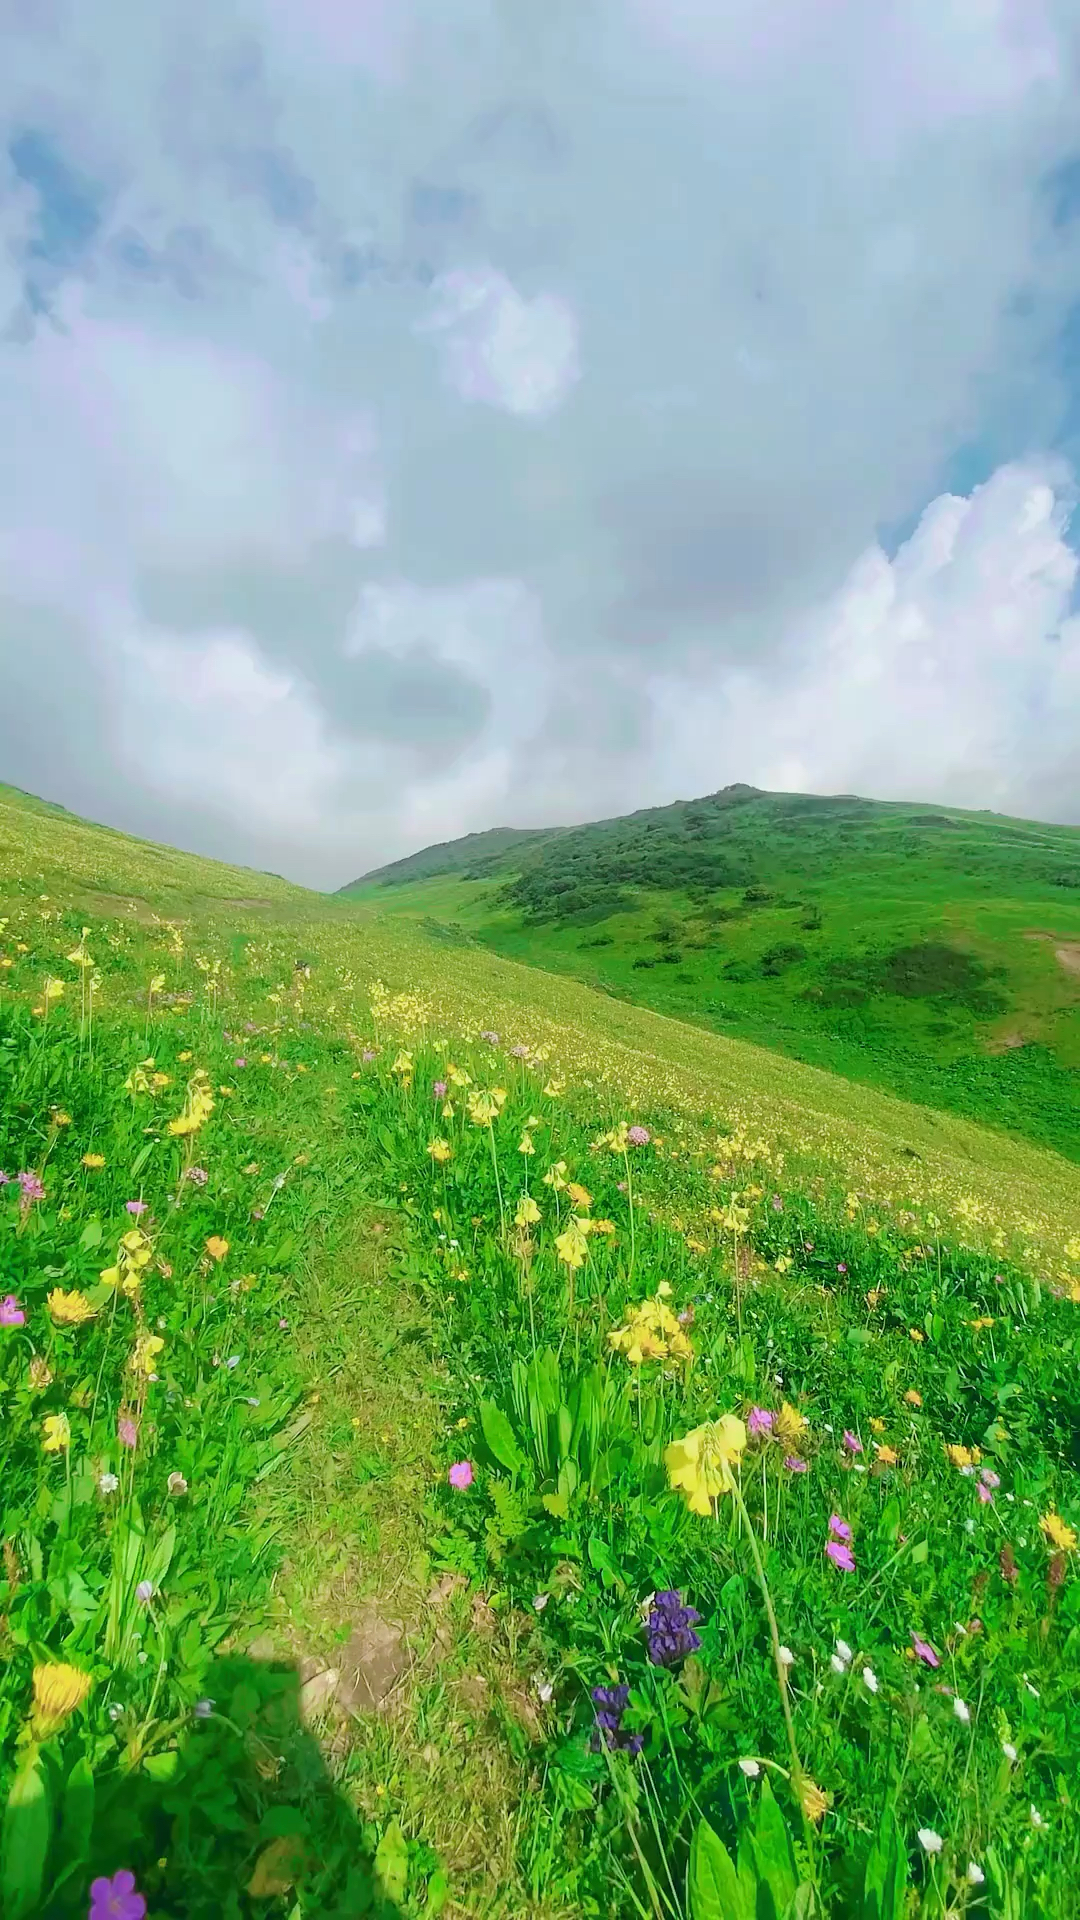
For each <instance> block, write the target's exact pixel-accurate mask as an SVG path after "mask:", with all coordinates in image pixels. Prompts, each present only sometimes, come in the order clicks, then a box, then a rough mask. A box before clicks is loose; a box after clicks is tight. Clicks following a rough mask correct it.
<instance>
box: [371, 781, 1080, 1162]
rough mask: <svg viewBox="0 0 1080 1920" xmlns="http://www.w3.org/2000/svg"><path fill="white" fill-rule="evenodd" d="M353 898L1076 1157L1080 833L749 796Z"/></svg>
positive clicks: (567, 831) (667, 811) (546, 836)
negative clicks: (1001, 1128)
mask: <svg viewBox="0 0 1080 1920" xmlns="http://www.w3.org/2000/svg"><path fill="white" fill-rule="evenodd" d="M485 840H487V841H488V842H489V843H490V844H488V845H486V846H485V844H484V843H485ZM344 892H345V894H346V895H347V896H348V897H351V898H354V899H356V900H359V901H364V902H367V903H370V904H372V905H375V906H377V908H378V910H379V911H380V913H389V914H394V915H405V916H407V917H409V918H410V919H413V920H419V921H421V922H425V923H427V927H426V930H427V932H428V934H429V936H430V937H432V938H440V937H441V938H442V939H443V940H444V941H452V940H454V939H458V940H462V939H467V940H470V941H473V942H477V943H479V944H481V945H483V946H486V947H487V948H489V949H490V950H491V951H493V952H496V953H500V954H503V955H505V956H507V957H509V958H513V959H518V960H524V961H526V962H528V963H530V964H532V965H535V966H538V967H543V968H545V969H548V970H551V971H556V972H559V973H565V974H570V975H572V976H573V977H575V978H577V979H579V980H582V981H587V982H588V983H589V984H590V985H592V986H595V987H598V988H600V989H602V990H603V991H604V992H605V993H608V994H613V995H616V996H618V997H619V998H622V999H627V1000H631V1001H633V1002H635V1003H637V1004H639V1005H642V1006H648V1007H652V1008H655V1009H656V1010H657V1011H658V1012H662V1013H665V1014H668V1015H670V1016H671V1017H673V1018H675V1019H677V1020H682V1021H690V1022H693V1023H694V1024H696V1025H699V1026H702V1027H705V1028H708V1029H709V1030H711V1031H713V1032H717V1033H725V1034H729V1035H732V1036H737V1037H739V1038H742V1039H746V1040H749V1041H753V1042H754V1043H755V1044H757V1045H760V1046H764V1047H768V1048H770V1049H772V1050H775V1051H777V1052H780V1053H782V1054H785V1055H787V1056H788V1057H789V1058H791V1059H794V1060H801V1061H805V1062H807V1063H810V1064H813V1065H815V1066H821V1067H825V1068H827V1069H829V1070H830V1071H832V1072H836V1073H840V1074H842V1075H844V1076H845V1077H846V1078H848V1079H851V1080H856V1081H861V1082H863V1083H866V1084H869V1085H873V1086H878V1087H881V1088H883V1089H886V1090H888V1091H889V1092H892V1093H896V1094H898V1095H900V1096H901V1097H903V1098H906V1099H910V1100H916V1101H920V1102H923V1103H925V1104H926V1105H928V1106H932V1107H935V1108H939V1109H945V1110H948V1111H951V1112H955V1113H961V1114H966V1115H968V1116H970V1117H971V1118H974V1119H978V1120H980V1121H983V1122H985V1123H986V1124H988V1125H992V1126H997V1127H1003V1128H1007V1129H1008V1130H1010V1131H1011V1132H1014V1133H1017V1134H1021V1135H1024V1136H1026V1137H1027V1138H1029V1139H1031V1140H1034V1141H1039V1142H1041V1143H1043V1144H1045V1145H1048V1146H1051V1147H1053V1148H1054V1149H1055V1150H1056V1151H1058V1152H1061V1153H1064V1154H1067V1155H1068V1156H1069V1157H1070V1158H1071V1159H1074V1160H1080V828H1076V827H1056V826H1046V825H1042V824H1040V823H1038V822H1034V821H1025V820H1013V819H1007V818H1005V817H1003V816H1001V815H997V814H990V813H965V812H962V811H959V810H957V809H942V808H938V807H929V806H917V805H909V804H907V803H901V802H884V801H871V800H861V799H858V798H855V797H853V796H850V795H839V796H818V795H812V794H774V793H761V792H758V791H757V790H755V789H753V788H749V787H731V788H726V789H724V790H723V791H722V792H720V793H717V794H713V795H711V796H709V797H708V798H706V799H703V800H697V801H687V802H678V803H677V804H676V805H674V806H670V807H662V808H652V809H648V810H646V811H643V812H640V813H634V814H630V815H628V816H626V817H625V818H622V819H617V820H606V821H599V822H597V823H595V824H594V825H590V826H583V827H568V828H557V829H552V830H549V831H545V832H537V833H535V834H530V835H523V836H521V837H520V838H518V839H517V840H513V839H511V838H510V837H509V836H507V838H506V840H505V844H504V843H503V841H502V840H501V838H500V836H498V835H496V836H494V837H493V836H483V835H473V836H470V837H469V838H468V839H467V840H462V841H457V842H450V843H448V844H447V845H445V846H441V847H438V848H431V849H427V850H426V851H425V852H423V853H420V854H417V855H414V856H412V858H411V859H406V860H401V861H398V862H396V863H395V864H394V866H392V867H388V868H384V869H380V870H379V871H378V872H376V873H374V874H370V875H367V876H366V877H365V878H364V879H363V880H360V881H357V882H355V883H354V884H353V885H352V886H351V887H349V888H346V889H345V890H344Z"/></svg>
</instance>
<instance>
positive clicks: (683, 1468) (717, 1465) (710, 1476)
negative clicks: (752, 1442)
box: [664, 1413, 746, 1514]
mask: <svg viewBox="0 0 1080 1920" xmlns="http://www.w3.org/2000/svg"><path fill="white" fill-rule="evenodd" d="M745 1448H746V1428H745V1426H744V1425H743V1423H742V1421H741V1420H739V1419H737V1418H736V1416H735V1415H734V1414H732V1413H725V1414H722V1415H721V1417H720V1419H719V1420H712V1421H709V1422H707V1423H706V1424H705V1425H704V1426H700V1427H695V1428H694V1429H693V1431H692V1432H690V1433H688V1434H686V1435H685V1436H684V1437H683V1439H681V1440H673V1441H672V1443H671V1445H670V1446H669V1447H666V1448H665V1450H664V1465H665V1466H666V1468H667V1471H668V1481H669V1483H670V1485H671V1488H672V1490H673V1491H674V1492H678V1493H683V1494H685V1496H686V1501H687V1505H688V1506H689V1508H690V1511H691V1513H700V1514H708V1513H710V1512H711V1510H712V1506H713V1502H714V1501H716V1500H718V1499H719V1498H720V1497H721V1495H722V1494H725V1493H730V1492H731V1489H732V1487H733V1485H734V1476H733V1473H732V1468H733V1467H736V1466H737V1465H738V1463H739V1460H740V1459H741V1457H742V1454H743V1452H744V1450H745Z"/></svg>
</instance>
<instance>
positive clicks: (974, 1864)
mask: <svg viewBox="0 0 1080 1920" xmlns="http://www.w3.org/2000/svg"><path fill="white" fill-rule="evenodd" d="M967 1877H968V1885H969V1886H971V1887H981V1886H982V1883H983V1881H984V1880H985V1879H986V1875H985V1873H984V1872H983V1870H982V1868H981V1867H980V1865H979V1863H978V1861H977V1860H969V1861H968V1870H967Z"/></svg>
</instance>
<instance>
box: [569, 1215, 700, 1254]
mask: <svg viewBox="0 0 1080 1920" xmlns="http://www.w3.org/2000/svg"><path fill="white" fill-rule="evenodd" d="M592 1230H593V1232H594V1233H614V1232H615V1222H614V1220H594V1221H593V1223H592ZM702 1251H704V1249H702Z"/></svg>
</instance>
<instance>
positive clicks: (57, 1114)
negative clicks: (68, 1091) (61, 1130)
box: [52, 1107, 71, 1127]
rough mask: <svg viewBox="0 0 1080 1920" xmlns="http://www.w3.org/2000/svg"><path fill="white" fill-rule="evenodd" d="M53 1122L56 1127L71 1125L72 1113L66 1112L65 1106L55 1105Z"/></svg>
mask: <svg viewBox="0 0 1080 1920" xmlns="http://www.w3.org/2000/svg"><path fill="white" fill-rule="evenodd" d="M52 1123H53V1126H54V1127H70V1125H71V1115H70V1113H67V1112H65V1110H64V1108H63V1107H54V1108H53V1110H52Z"/></svg>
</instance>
